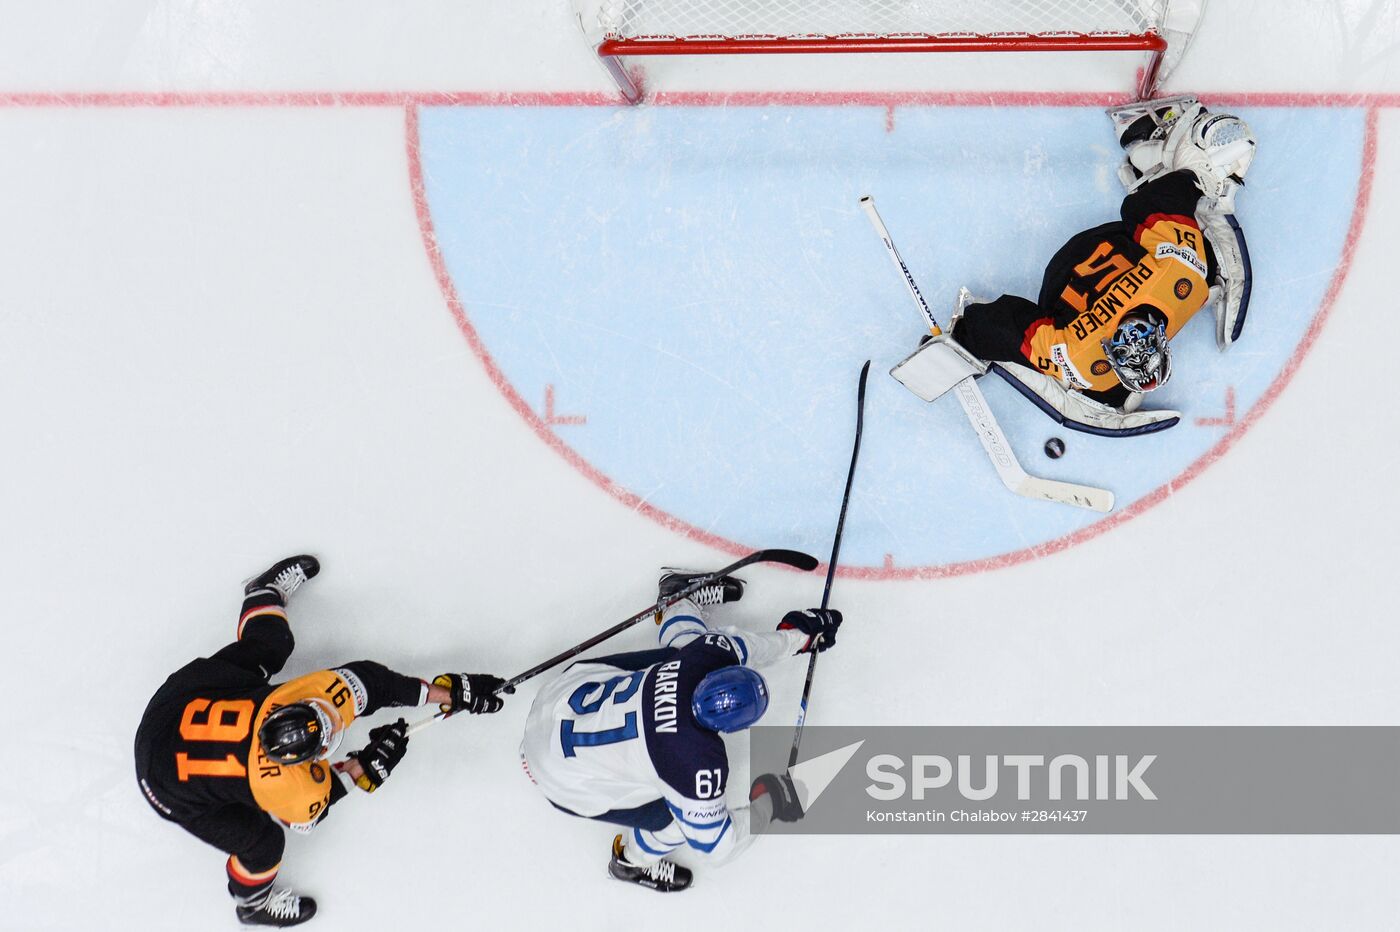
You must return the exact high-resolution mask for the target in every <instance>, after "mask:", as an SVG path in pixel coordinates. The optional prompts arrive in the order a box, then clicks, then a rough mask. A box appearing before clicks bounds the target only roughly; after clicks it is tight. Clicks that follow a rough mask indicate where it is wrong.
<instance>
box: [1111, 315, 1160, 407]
mask: <svg viewBox="0 0 1400 932" xmlns="http://www.w3.org/2000/svg"><path fill="white" fill-rule="evenodd" d="M1101 343H1102V345H1103V354H1104V356H1106V357H1107V358H1108V364H1109V365H1110V366H1112V367H1113V374H1114V375H1116V376H1118V381H1120V382H1122V383H1123V387H1124V388H1127V389H1128V390H1129V391H1134V392H1150V391H1152V390H1154V389H1157V388H1161V387H1162V386H1163V385H1165V384H1167V379H1170V378H1171V377H1172V348H1171V344H1170V343H1169V342H1168V341H1167V325H1166V322H1165V321H1163V320H1162V318H1161V317H1160V316H1158V315H1156V314H1129V315H1127V316H1126V317H1124V318H1123V320H1122V321H1121V322H1120V323H1119V324H1118V329H1117V330H1115V331H1114V332H1113V336H1112V337H1109V338H1107V339H1104V340H1102V341H1101Z"/></svg>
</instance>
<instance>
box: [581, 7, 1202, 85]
mask: <svg viewBox="0 0 1400 932" xmlns="http://www.w3.org/2000/svg"><path fill="white" fill-rule="evenodd" d="M572 2H573V5H574V9H575V12H576V14H577V16H578V19H579V25H580V26H581V27H582V28H583V31H584V33H585V34H586V35H588V37H589V39H590V40H591V41H592V43H593V45H594V48H595V49H596V51H597V53H598V55H599V57H600V58H601V59H602V61H603V63H604V64H605V65H607V67H608V70H609V71H610V72H611V73H612V75H613V78H614V79H615V80H616V81H617V82H618V86H619V87H620V88H621V90H622V92H623V94H624V95H625V96H626V97H627V98H628V100H630V101H632V102H633V103H636V102H638V101H640V100H641V98H642V93H641V89H640V87H638V86H637V83H636V82H635V81H634V79H633V77H632V76H631V75H629V74H628V72H627V69H626V67H625V66H624V65H623V64H622V62H621V60H620V59H621V58H622V57H623V56H628V55H726V54H729V55H735V54H763V53H769V54H771V53H788V54H795V53H832V52H950V51H964V52H996V51H1013V52H1035V51H1139V52H1146V53H1148V55H1149V59H1148V63H1147V66H1146V67H1145V68H1144V69H1143V75H1142V80H1141V81H1140V83H1139V87H1138V93H1139V96H1140V97H1147V96H1149V95H1150V93H1151V91H1152V89H1153V88H1154V87H1155V85H1156V83H1157V81H1158V80H1159V79H1160V77H1161V75H1162V72H1163V68H1162V66H1163V64H1164V60H1165V61H1166V63H1167V65H1168V66H1170V65H1171V64H1174V62H1175V59H1177V58H1179V56H1180V53H1181V52H1183V51H1184V47H1185V44H1186V43H1187V42H1189V40H1190V37H1191V35H1192V33H1194V31H1195V28H1196V25H1197V23H1198V22H1199V20H1200V18H1201V15H1202V13H1203V9H1204V4H1205V0H572ZM1169 50H1170V51H1171V56H1170V57H1169V58H1168V57H1167V56H1168V52H1169Z"/></svg>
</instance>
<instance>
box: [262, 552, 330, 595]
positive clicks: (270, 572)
mask: <svg viewBox="0 0 1400 932" xmlns="http://www.w3.org/2000/svg"><path fill="white" fill-rule="evenodd" d="M319 572H321V563H320V561H319V560H317V559H316V558H315V557H313V556H310V555H309V554H302V555H301V556H297V557H287V558H286V559H285V560H278V561H277V562H276V563H274V564H272V565H271V566H270V567H268V568H267V569H265V570H263V571H262V572H261V573H259V574H258V575H256V576H254V577H253V578H252V579H245V580H244V581H243V594H244V595H252V594H253V593H254V592H257V591H258V590H259V589H271V590H273V591H274V592H276V593H277V594H278V595H280V596H282V601H283V602H286V601H287V600H288V599H290V598H291V597H292V593H293V592H296V591H297V590H298V589H300V588H301V584H302V583H304V582H306V581H307V580H308V579H310V578H311V577H312V576H315V575H316V574H317V573H319Z"/></svg>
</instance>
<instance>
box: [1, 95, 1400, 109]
mask: <svg viewBox="0 0 1400 932" xmlns="http://www.w3.org/2000/svg"><path fill="white" fill-rule="evenodd" d="M1198 96H1199V97H1200V99H1201V100H1202V101H1204V102H1206V103H1214V104H1218V105H1220V104H1230V105H1234V106H1241V107H1367V108H1371V109H1375V108H1388V107H1400V94H1375V93H1362V94H1346V93H1301V92H1294V91H1277V92H1276V91H1245V92H1227V91H1217V92H1202V93H1200V94H1199V95H1198ZM1128 99H1129V96H1128V95H1126V94H1122V93H1115V92H1108V91H1099V92H1092V91H1064V92H1060V91H662V92H659V93H657V94H656V95H654V96H653V97H652V98H650V100H649V104H648V105H649V106H661V107H666V106H675V107H722V106H734V107H758V106H782V107H803V106H806V107H842V106H847V107H938V106H942V107H1109V106H1113V105H1115V104H1120V103H1123V102H1125V101H1127V100H1128ZM620 104H621V101H620V98H618V96H617V95H616V94H613V93H608V92H602V91H499V92H497V91H118V92H112V93H105V92H104V93H97V92H86V91H54V92H42V91H34V92H26V91H5V92H0V107H16V108H19V107H60V108H62V107H73V108H82V107H495V106H519V107H613V106H619V105H620Z"/></svg>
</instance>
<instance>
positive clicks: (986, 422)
mask: <svg viewBox="0 0 1400 932" xmlns="http://www.w3.org/2000/svg"><path fill="white" fill-rule="evenodd" d="M953 393H954V394H955V395H957V396H958V402H959V403H960V404H961V405H962V409H963V413H964V414H966V415H967V420H968V423H970V424H971V425H972V429H973V430H975V431H976V432H977V439H978V440H980V441H982V449H983V450H985V451H986V453H987V458H988V459H990V460H991V461H992V465H993V466H994V467H996V471H997V476H999V477H1000V478H1001V484H1002V485H1004V486H1006V487H1007V488H1008V489H1010V490H1011V491H1012V492H1014V493H1016V494H1017V495H1021V496H1024V497H1026V498H1035V499H1040V500H1041V501H1047V502H1059V503H1060V504H1062V505H1072V506H1074V507H1075V508H1087V509H1089V510H1090V511H1100V512H1108V511H1112V510H1113V493H1112V492H1110V491H1109V490H1108V489H1098V488H1094V487H1092V486H1087V485H1075V484H1073V483H1070V482H1060V481H1059V480H1057V479H1042V478H1040V477H1039V476H1032V475H1030V474H1029V473H1027V472H1026V470H1025V469H1024V468H1023V467H1022V466H1021V462H1020V460H1018V459H1016V454H1015V453H1014V452H1013V451H1012V449H1011V444H1010V443H1008V442H1007V440H1006V434H1004V433H1002V430H1001V425H1000V424H999V423H997V419H996V417H995V416H994V415H993V414H992V409H991V407H990V406H989V405H988V404H987V399H986V397H984V396H983V394H982V389H980V388H978V387H977V383H976V381H974V380H973V379H963V380H962V381H961V382H959V383H958V386H957V388H956V389H954V392H953Z"/></svg>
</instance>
